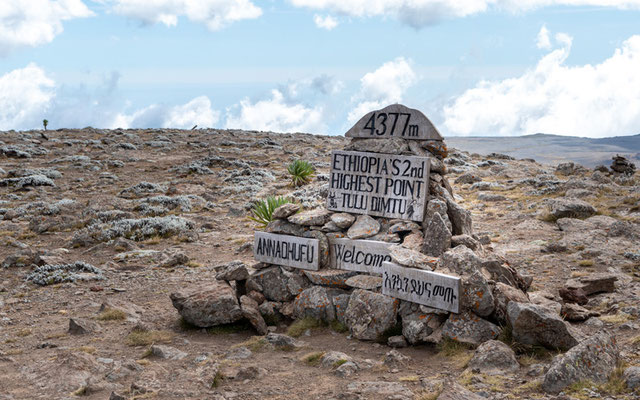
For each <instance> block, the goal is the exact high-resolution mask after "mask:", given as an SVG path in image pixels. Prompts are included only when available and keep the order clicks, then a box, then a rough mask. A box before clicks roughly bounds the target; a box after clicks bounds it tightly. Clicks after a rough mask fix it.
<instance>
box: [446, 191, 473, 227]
mask: <svg viewBox="0 0 640 400" xmlns="http://www.w3.org/2000/svg"><path fill="white" fill-rule="evenodd" d="M445 193H446V192H445ZM447 215H449V220H450V221H451V225H452V228H453V230H452V233H453V234H454V235H472V234H473V222H472V220H471V213H470V212H469V211H467V210H465V209H464V208H462V207H461V206H459V205H458V204H457V203H456V202H455V201H453V198H451V197H450V196H449V197H447Z"/></svg>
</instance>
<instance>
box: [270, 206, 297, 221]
mask: <svg viewBox="0 0 640 400" xmlns="http://www.w3.org/2000/svg"><path fill="white" fill-rule="evenodd" d="M301 208H302V206H301V205H300V204H297V203H286V204H283V205H281V206H280V207H278V208H276V209H275V210H273V213H272V214H271V216H272V217H273V218H274V219H287V218H289V217H290V216H292V215H293V214H295V213H297V212H298V211H300V209H301Z"/></svg>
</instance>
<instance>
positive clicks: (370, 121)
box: [345, 104, 442, 140]
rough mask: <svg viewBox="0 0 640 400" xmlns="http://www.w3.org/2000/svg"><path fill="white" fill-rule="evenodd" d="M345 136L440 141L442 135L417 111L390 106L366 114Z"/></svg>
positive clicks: (399, 106)
mask: <svg viewBox="0 0 640 400" xmlns="http://www.w3.org/2000/svg"><path fill="white" fill-rule="evenodd" d="M345 136H346V137H355V138H402V139H414V140H428V139H431V140H442V135H440V132H438V130H437V129H436V127H435V126H434V125H433V124H432V123H431V121H429V118H427V117H426V116H425V115H424V114H423V113H422V112H420V111H419V110H416V109H413V108H409V107H406V106H403V105H402V104H392V105H390V106H387V107H385V108H383V109H381V110H376V111H371V112H369V113H367V114H366V115H365V116H364V117H362V118H360V120H359V121H358V122H356V124H355V125H354V126H353V127H352V128H351V129H349V130H348V131H347V133H345Z"/></svg>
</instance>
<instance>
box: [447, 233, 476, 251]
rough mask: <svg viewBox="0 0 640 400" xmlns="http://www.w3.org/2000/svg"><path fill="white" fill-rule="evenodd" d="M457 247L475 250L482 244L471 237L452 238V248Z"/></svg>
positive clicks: (457, 236)
mask: <svg viewBox="0 0 640 400" xmlns="http://www.w3.org/2000/svg"><path fill="white" fill-rule="evenodd" d="M457 246H465V247H468V248H469V249H471V250H475V249H477V248H478V247H479V246H480V243H479V242H478V241H477V240H475V239H474V238H473V237H471V236H469V235H456V236H451V247H457Z"/></svg>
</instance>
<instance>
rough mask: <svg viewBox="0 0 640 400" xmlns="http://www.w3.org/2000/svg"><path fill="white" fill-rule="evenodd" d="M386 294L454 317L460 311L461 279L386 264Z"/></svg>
mask: <svg viewBox="0 0 640 400" xmlns="http://www.w3.org/2000/svg"><path fill="white" fill-rule="evenodd" d="M382 270H383V272H382V294H386V295H388V296H391V297H395V298H398V299H402V300H407V301H411V302H413V303H418V304H424V305H425V306H429V307H432V308H439V309H441V310H445V311H451V312H454V313H457V312H459V308H460V278H458V277H455V276H450V275H444V274H439V273H437V272H431V271H425V270H421V269H415V268H407V267H403V266H400V265H397V264H394V263H390V262H385V263H383V264H382Z"/></svg>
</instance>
